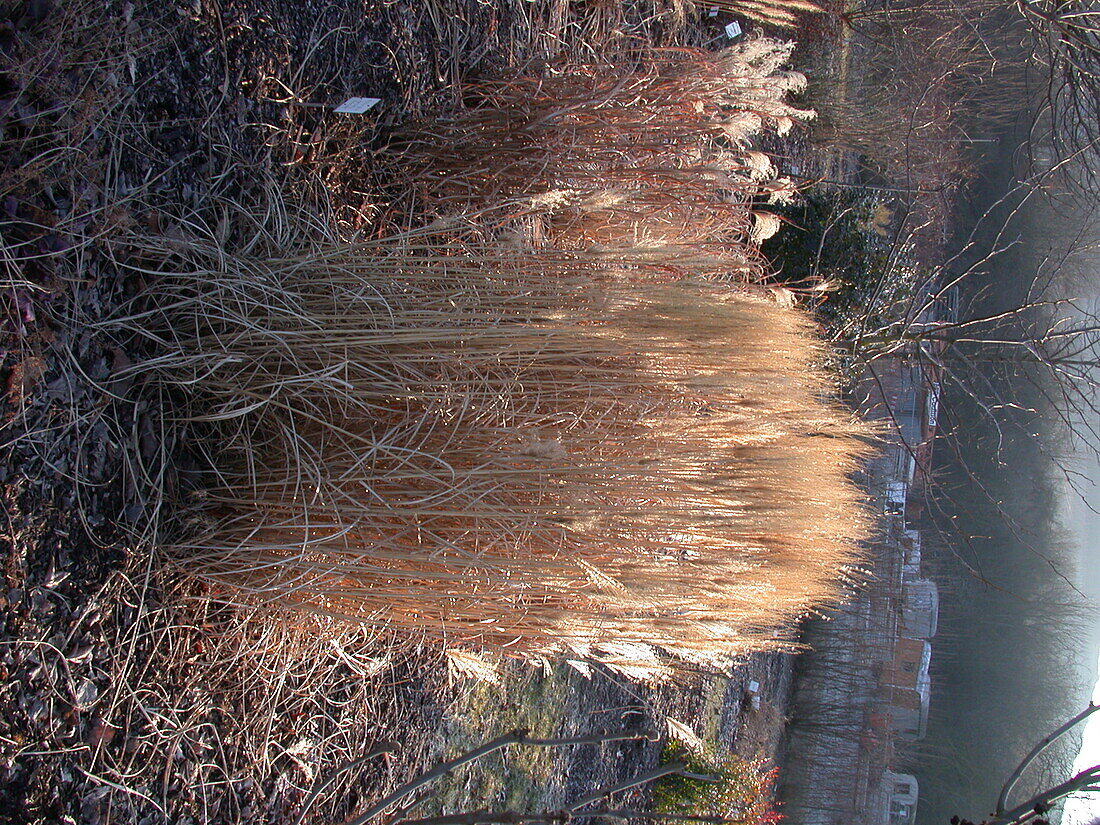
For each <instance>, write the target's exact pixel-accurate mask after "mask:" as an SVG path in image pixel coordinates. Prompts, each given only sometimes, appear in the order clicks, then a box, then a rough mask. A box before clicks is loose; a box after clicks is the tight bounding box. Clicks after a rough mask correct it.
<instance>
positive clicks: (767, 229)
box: [750, 212, 783, 244]
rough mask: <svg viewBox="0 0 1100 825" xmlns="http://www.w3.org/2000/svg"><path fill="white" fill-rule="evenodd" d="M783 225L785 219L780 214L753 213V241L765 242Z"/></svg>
mask: <svg viewBox="0 0 1100 825" xmlns="http://www.w3.org/2000/svg"><path fill="white" fill-rule="evenodd" d="M782 226H783V221H782V220H780V218H779V216H778V215H776V214H774V213H772V212H753V213H752V234H751V236H750V238H751V240H752V242H753V243H757V244H760V243H763V242H764V241H766V240H768V238H773V237H775V234H776V233H777V232H778V231H779V230H780V228H781V227H782Z"/></svg>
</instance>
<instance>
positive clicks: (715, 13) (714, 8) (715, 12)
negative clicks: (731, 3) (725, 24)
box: [707, 6, 718, 17]
mask: <svg viewBox="0 0 1100 825" xmlns="http://www.w3.org/2000/svg"><path fill="white" fill-rule="evenodd" d="M707 16H708V17H717V16H718V7H717V6H711V7H710V12H709V13H708V15H707Z"/></svg>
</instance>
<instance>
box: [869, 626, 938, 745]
mask: <svg viewBox="0 0 1100 825" xmlns="http://www.w3.org/2000/svg"><path fill="white" fill-rule="evenodd" d="M931 662H932V645H931V644H929V643H928V642H927V641H925V640H923V639H906V638H902V639H898V640H897V643H896V644H895V645H894V658H893V659H892V660H891V661H890V663H889V664H888V665H887V666H886V668H884V669H883V672H882V682H881V684H882V695H883V699H884V700H885V703H886V708H885V713H886V716H887V717H888V718H889V720H890V730H891V731H892V732H893V733H894V734H895V735H896V736H897V737H898V738H900V739H905V740H908V741H911V742H912V741H916V740H918V739H923V738H924V736H925V734H926V733H927V731H928V706H929V702H930V701H931V699H932V678H931V674H930V672H929V669H930V666H931Z"/></svg>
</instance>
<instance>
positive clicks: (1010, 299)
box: [908, 136, 1100, 825]
mask: <svg viewBox="0 0 1100 825" xmlns="http://www.w3.org/2000/svg"><path fill="white" fill-rule="evenodd" d="M1019 145H1020V141H1019V140H1018V139H1017V138H1016V137H1015V136H1006V137H1004V138H1002V139H1001V141H1000V144H999V147H998V151H996V152H992V153H989V154H988V155H987V157H986V158H985V174H984V177H983V178H982V179H981V180H980V181H979V182H978V184H977V185H976V186H975V187H973V190H972V193H971V197H970V199H969V200H968V201H966V202H964V203H962V204H961V205H960V207H959V210H958V217H957V221H958V224H957V231H956V236H957V239H958V245H959V246H961V245H962V244H963V242H964V240H965V238H966V237H967V236H968V234H969V233H970V231H971V230H972V229H973V228H974V227H975V226H976V227H977V229H976V238H977V239H978V241H979V243H978V244H977V247H976V248H977V251H976V252H975V253H973V254H972V255H969V256H967V257H965V258H964V259H963V260H960V262H959V264H958V265H957V269H958V271H962V268H963V267H966V266H970V265H971V264H973V263H974V262H975V261H976V260H977V259H978V258H981V257H982V256H983V255H985V253H986V252H987V251H988V249H989V248H990V246H991V245H993V244H994V243H995V238H996V236H997V233H998V232H999V231H1001V230H1002V228H1003V229H1004V230H1005V231H1003V233H1002V234H1001V238H1000V240H1001V245H1002V246H1008V248H1007V249H1006V250H1004V251H1003V252H1001V253H999V254H998V255H996V256H995V257H994V258H993V259H991V260H988V261H985V262H984V263H982V264H980V265H979V266H978V267H977V268H976V269H975V271H973V272H972V273H971V274H969V275H967V277H966V278H965V280H964V281H963V282H962V283H961V285H960V298H961V303H962V306H963V316H964V317H967V316H969V317H975V316H978V315H983V314H991V313H994V312H1000V311H1003V310H1006V309H1008V308H1011V307H1013V306H1019V305H1021V304H1023V303H1027V302H1033V301H1036V300H1037V299H1038V300H1043V299H1051V298H1054V297H1075V298H1085V299H1086V300H1088V301H1092V300H1093V296H1095V295H1096V294H1097V292H1098V289H1097V281H1096V278H1095V269H1094V266H1093V264H1094V262H1095V256H1094V254H1093V253H1092V251H1091V250H1088V249H1085V248H1082V249H1080V250H1079V252H1078V254H1076V255H1075V256H1073V257H1071V258H1070V259H1068V260H1067V259H1065V258H1064V253H1065V251H1066V250H1067V249H1068V248H1069V247H1071V246H1078V247H1087V246H1088V244H1089V242H1090V238H1091V237H1092V236H1093V234H1094V233H1093V232H1092V230H1091V228H1090V223H1091V215H1090V212H1089V209H1088V207H1087V205H1086V206H1084V207H1083V206H1082V205H1081V204H1079V203H1074V202H1072V201H1070V200H1068V199H1064V198H1063V199H1053V198H1051V197H1049V196H1048V195H1047V194H1045V193H1039V194H1038V195H1037V194H1035V193H1032V194H1031V195H1029V196H1028V197H1026V198H1025V197H1023V196H1022V194H1019V193H1017V194H1016V195H1012V196H1009V197H1007V199H1005V200H1003V202H1001V199H1002V198H1005V194H1006V192H1008V191H1009V190H1010V189H1011V187H1012V184H1013V182H1014V175H1013V170H1014V165H1015V164H1014V156H1015V154H1016V148H1017V147H1018V146H1019ZM1083 228H1084V229H1086V231H1085V233H1084V235H1082V234H1081V230H1082V229H1083ZM1045 312H1047V313H1054V314H1055V315H1057V314H1058V313H1064V312H1065V310H1064V309H1062V308H1061V307H1058V308H1053V309H1049V310H1046V311H1045ZM1049 320H1050V317H1049V315H1044V311H1037V312H1036V313H1034V314H1025V315H1023V316H1021V317H1019V318H1017V319H1015V321H1014V322H1013V323H1014V324H1016V325H1021V326H1026V325H1027V324H1030V323H1047V322H1049ZM972 358H973V360H972V362H971V363H970V365H969V366H970V367H971V368H973V369H975V370H976V373H980V376H979V377H974V375H971V376H970V377H969V378H966V379H964V380H962V381H960V382H952V381H951V380H946V381H945V386H944V388H943V395H942V399H943V403H942V405H941V410H942V412H941V419H940V433H941V436H942V437H941V438H940V439H939V440H938V441H937V445H936V450H937V453H936V461H935V465H934V470H933V472H934V477H935V479H936V484H935V485H934V488H935V493H934V494H933V497H932V499H931V500H930V501H929V502H928V506H927V507H925V514H926V515H925V516H924V517H923V522H922V523H920V524H919V527H920V528H921V529H922V532H923V533H924V536H925V545H924V546H925V548H927V549H926V553H925V558H926V559H927V561H926V564H928V565H929V566H930V567H931V569H932V571H933V576H934V578H935V579H936V580H937V581H938V583H939V585H940V592H941V605H940V625H939V628H940V629H939V633H938V635H937V636H936V638H935V639H934V640H933V651H934V652H933V658H932V674H933V694H932V702H931V714H930V721H929V728H928V736H927V738H926V739H925V740H924V741H923V742H921V743H918V745H917V748H918V750H917V751H916V752H914V753H912V754H911V755H910V760H911V764H910V765H909V766H908V767H909V768H911V770H912V772H913V773H915V774H916V775H917V777H918V779H919V781H920V786H921V789H920V804H919V806H918V814H917V821H918V823H920V825H933V823H937V825H945V823H947V822H948V821H949V819H950V817H951V816H952V815H956V814H957V815H960V816H963V817H967V818H970V819H973V820H974V821H981V819H983V818H985V817H986V816H988V815H989V814H990V813H991V812H992V809H993V805H994V804H995V802H996V799H997V795H998V793H999V790H1000V787H1001V785H1002V783H1003V782H1004V780H1005V778H1006V777H1007V776H1008V775H1009V773H1011V771H1012V770H1013V769H1014V768H1015V766H1016V765H1017V764H1018V763H1019V761H1020V760H1021V759H1022V758H1023V756H1024V755H1025V754H1026V753H1027V752H1028V750H1029V749H1030V748H1031V747H1032V746H1033V745H1034V744H1035V743H1036V742H1037V741H1038V740H1039V739H1041V738H1042V737H1043V736H1044V735H1046V734H1047V733H1048V732H1050V730H1051V729H1052V728H1054V727H1056V726H1057V725H1058V724H1059V723H1061V722H1063V721H1065V720H1066V719H1067V718H1069V717H1070V716H1072V715H1073V714H1074V713H1076V712H1077V711H1079V710H1081V709H1082V708H1083V707H1084V706H1085V704H1086V703H1087V702H1088V700H1089V697H1090V696H1091V694H1092V691H1093V684H1094V682H1095V680H1096V657H1097V650H1098V647H1100V618H1098V617H1097V615H1096V611H1095V607H1094V606H1095V605H1096V603H1097V597H1098V596H1100V564H1098V556H1100V547H1098V542H1097V540H1096V539H1097V536H1100V515H1098V514H1097V512H1096V509H1097V508H1100V492H1098V487H1097V481H1098V480H1100V467H1098V464H1097V461H1096V458H1095V456H1094V455H1092V454H1091V453H1089V451H1088V450H1087V449H1085V448H1084V445H1083V443H1082V442H1081V441H1080V440H1078V439H1075V438H1074V437H1073V436H1072V434H1071V433H1069V432H1068V428H1067V427H1066V426H1065V424H1064V422H1059V421H1058V418H1059V416H1058V415H1057V414H1056V413H1055V410H1054V409H1053V407H1052V404H1051V401H1050V399H1051V398H1052V397H1053V395H1054V393H1053V392H1052V390H1053V385H1052V383H1051V381H1050V379H1049V376H1045V375H1042V374H1040V373H1039V372H1038V371H1036V370H1034V369H1029V368H1027V367H1024V366H1021V365H1020V364H1018V363H1015V364H1007V363H1005V362H1004V361H1003V360H1001V359H999V358H998V357H997V356H996V355H988V362H984V361H983V360H982V359H983V356H982V354H981V353H980V352H977V351H975V352H974V353H973V354H972ZM1079 423H1080V422H1079ZM1086 423H1087V424H1089V425H1095V424H1096V423H1097V421H1096V419H1095V417H1092V418H1091V420H1090V421H1089V422H1086ZM1079 741H1080V731H1075V732H1074V733H1073V734H1071V735H1070V736H1067V737H1065V738H1064V741H1061V742H1060V743H1058V744H1057V745H1056V746H1055V747H1053V748H1051V750H1050V753H1049V758H1047V759H1046V760H1045V761H1041V762H1040V763H1039V764H1038V765H1037V767H1036V768H1035V770H1033V771H1031V772H1030V774H1029V775H1028V776H1027V777H1025V779H1024V780H1023V781H1021V783H1020V785H1019V786H1018V789H1017V792H1016V795H1015V796H1014V797H1013V798H1014V799H1015V800H1016V801H1021V800H1022V799H1026V798H1027V796H1026V795H1025V794H1029V793H1030V792H1031V790H1033V789H1035V788H1037V787H1041V786H1043V785H1044V784H1046V785H1049V784H1053V783H1056V782H1058V781H1061V780H1062V779H1064V778H1066V777H1067V776H1068V774H1069V770H1070V765H1071V763H1072V760H1073V758H1074V756H1075V755H1076V752H1077V747H1078V744H1079Z"/></svg>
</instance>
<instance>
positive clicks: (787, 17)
mask: <svg viewBox="0 0 1100 825" xmlns="http://www.w3.org/2000/svg"><path fill="white" fill-rule="evenodd" d="M692 5H693V6H695V7H697V8H705V9H718V10H719V11H722V12H725V13H727V14H734V15H738V16H740V17H747V18H748V19H749V20H752V21H755V22H757V23H762V24H764V25H765V26H773V27H775V28H777V29H793V28H795V27H797V26H798V20H799V17H800V16H801V15H804V14H822V13H823V12H824V9H822V8H821V6H819V5H818V4H817V3H811V2H810V1H809V0H700V1H699V2H693V3H692Z"/></svg>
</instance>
